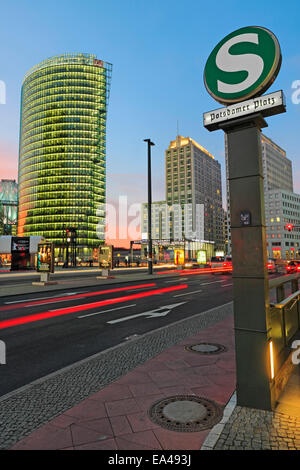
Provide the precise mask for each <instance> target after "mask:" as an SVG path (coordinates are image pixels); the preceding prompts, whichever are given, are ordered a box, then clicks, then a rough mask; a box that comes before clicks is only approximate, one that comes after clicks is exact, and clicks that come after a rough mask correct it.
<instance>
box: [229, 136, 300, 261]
mask: <svg viewBox="0 0 300 470" xmlns="http://www.w3.org/2000/svg"><path fill="white" fill-rule="evenodd" d="M261 148H262V165H263V176H264V205H265V221H266V239H267V251H268V257H269V258H282V259H294V258H295V257H299V244H300V232H299V229H298V228H294V229H293V230H292V231H291V232H289V231H288V229H287V228H286V226H287V224H289V223H291V224H295V225H296V224H298V225H300V206H299V201H300V196H299V195H298V194H295V193H294V192H293V170H292V162H291V160H289V159H288V158H287V156H286V152H285V150H283V149H282V148H281V147H279V145H277V144H276V143H275V142H273V141H272V140H271V139H269V138H268V137H266V136H265V135H264V134H261ZM225 157H226V158H225V160H226V176H227V208H228V209H227V217H228V251H229V252H231V237H230V206H229V185H228V147H227V138H226V134H225Z"/></svg>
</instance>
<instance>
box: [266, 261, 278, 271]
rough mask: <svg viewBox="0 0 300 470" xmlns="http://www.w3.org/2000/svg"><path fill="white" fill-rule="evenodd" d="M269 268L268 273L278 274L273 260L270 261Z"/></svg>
mask: <svg viewBox="0 0 300 470" xmlns="http://www.w3.org/2000/svg"><path fill="white" fill-rule="evenodd" d="M267 268H268V273H270V274H275V273H277V267H276V264H275V261H274V260H273V259H268V262H267Z"/></svg>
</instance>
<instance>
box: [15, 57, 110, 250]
mask: <svg viewBox="0 0 300 470" xmlns="http://www.w3.org/2000/svg"><path fill="white" fill-rule="evenodd" d="M111 72H112V65H111V64H109V63H107V62H103V61H102V60H99V59H97V58H96V57H95V56H94V55H91V54H64V55H60V56H55V57H51V58H49V59H47V60H45V61H43V62H41V63H40V64H38V65H36V66H35V67H33V68H32V69H31V70H29V72H28V73H27V74H26V75H25V78H24V81H23V86H22V94H21V123H20V151H19V209H18V235H19V236H30V235H43V236H44V237H45V238H46V239H47V240H49V241H52V242H54V243H55V245H56V246H57V247H62V246H63V243H64V234H65V230H66V228H68V227H75V228H76V229H77V246H78V247H80V253H81V255H82V254H84V252H85V253H86V254H88V253H89V254H91V250H92V249H93V248H95V247H97V246H98V245H99V244H100V243H101V242H103V241H104V225H105V212H104V203H105V190H106V182H105V178H106V117H107V106H108V100H109V92H110V82H111Z"/></svg>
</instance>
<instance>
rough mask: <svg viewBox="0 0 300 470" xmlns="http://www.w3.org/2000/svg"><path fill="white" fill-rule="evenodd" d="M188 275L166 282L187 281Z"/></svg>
mask: <svg viewBox="0 0 300 470" xmlns="http://www.w3.org/2000/svg"><path fill="white" fill-rule="evenodd" d="M187 279H188V277H181V278H180V279H173V280H172V281H165V282H181V281H186V280H187Z"/></svg>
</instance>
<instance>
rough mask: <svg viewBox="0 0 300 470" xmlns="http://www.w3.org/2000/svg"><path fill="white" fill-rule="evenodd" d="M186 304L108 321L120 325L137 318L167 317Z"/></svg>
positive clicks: (168, 306) (181, 303)
mask: <svg viewBox="0 0 300 470" xmlns="http://www.w3.org/2000/svg"><path fill="white" fill-rule="evenodd" d="M185 303H186V302H180V303H179V304H173V305H164V306H162V307H158V308H156V309H154V310H150V311H149V312H143V313H137V314H136V315H130V316H129V317H123V318H118V319H117V320H111V321H108V322H107V323H110V324H111V325H113V324H114V323H120V322H122V321H126V320H131V319H132V318H137V317H142V316H146V317H147V318H155V317H165V316H166V315H168V313H170V312H171V311H172V310H173V308H175V307H178V306H179V305H183V304H185ZM166 309H167V310H166ZM164 310H165V311H164Z"/></svg>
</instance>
